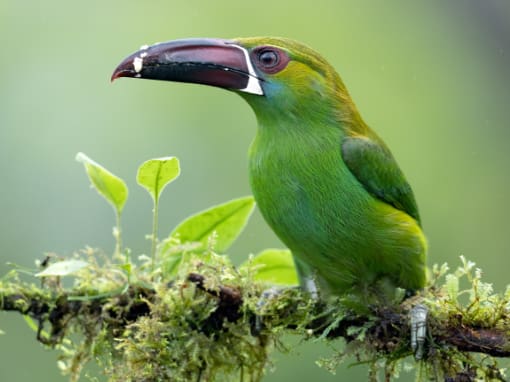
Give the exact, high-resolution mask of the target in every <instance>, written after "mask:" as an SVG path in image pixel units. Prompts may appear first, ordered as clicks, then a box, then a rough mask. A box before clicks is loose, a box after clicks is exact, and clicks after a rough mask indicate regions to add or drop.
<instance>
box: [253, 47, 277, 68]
mask: <svg viewBox="0 0 510 382" xmlns="http://www.w3.org/2000/svg"><path fill="white" fill-rule="evenodd" d="M258 59H259V62H260V63H261V64H262V66H264V67H265V68H268V69H269V68H273V67H275V66H276V65H278V63H279V62H280V57H279V56H278V53H276V52H275V51H274V50H263V51H261V52H260V53H259V56H258Z"/></svg>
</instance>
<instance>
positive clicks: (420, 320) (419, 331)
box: [410, 304, 428, 360]
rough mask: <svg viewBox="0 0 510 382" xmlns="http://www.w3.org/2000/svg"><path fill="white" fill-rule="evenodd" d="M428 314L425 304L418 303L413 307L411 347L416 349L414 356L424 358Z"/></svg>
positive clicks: (418, 358)
mask: <svg viewBox="0 0 510 382" xmlns="http://www.w3.org/2000/svg"><path fill="white" fill-rule="evenodd" d="M427 314H428V309H427V307H426V306H425V305H422V304H418V305H416V306H414V307H413V308H412V309H411V312H410V315H411V348H412V349H413V351H414V358H415V359H417V360H420V359H422V358H423V353H424V345H425V337H426V334H427Z"/></svg>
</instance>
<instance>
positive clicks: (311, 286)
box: [294, 256, 319, 301]
mask: <svg viewBox="0 0 510 382" xmlns="http://www.w3.org/2000/svg"><path fill="white" fill-rule="evenodd" d="M294 264H295V265H296V271H297V274H298V277H299V284H300V286H301V289H302V290H304V291H305V292H308V293H309V294H310V298H311V299H312V300H314V301H318V300H319V288H317V283H316V282H315V277H314V276H315V274H314V273H315V272H314V271H313V270H311V269H310V267H309V266H308V265H306V264H304V263H303V262H302V261H300V260H299V258H298V257H296V256H294Z"/></svg>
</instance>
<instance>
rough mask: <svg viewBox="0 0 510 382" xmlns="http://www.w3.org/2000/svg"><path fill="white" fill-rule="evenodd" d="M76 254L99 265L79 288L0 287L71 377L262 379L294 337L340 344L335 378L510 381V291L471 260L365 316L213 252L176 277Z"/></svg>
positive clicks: (189, 259)
mask: <svg viewBox="0 0 510 382" xmlns="http://www.w3.org/2000/svg"><path fill="white" fill-rule="evenodd" d="M76 257H77V258H81V259H86V260H87V262H88V263H89V264H90V265H89V266H88V267H86V268H84V269H81V270H80V271H78V272H77V273H76V274H75V275H74V282H73V283H72V285H71V286H70V287H64V286H63V285H62V283H61V280H60V279H59V278H57V277H49V278H47V279H46V280H45V282H44V283H43V284H42V286H36V285H35V284H33V283H27V282H23V281H21V280H20V278H19V276H18V275H17V274H16V273H15V272H11V273H10V274H9V275H8V276H6V277H4V278H2V279H0V303H1V305H0V307H1V308H2V309H3V310H16V311H19V312H22V313H24V314H28V315H29V316H31V317H32V318H33V319H35V321H36V322H38V323H39V325H35V328H36V330H38V338H39V340H40V341H41V342H43V343H45V344H47V345H48V346H52V347H55V348H56V349H57V350H58V351H59V352H60V355H59V360H58V365H59V367H60V368H61V370H62V371H63V372H64V373H67V374H68V375H70V378H71V380H72V381H76V380H78V378H79V376H80V375H81V373H82V370H83V367H84V365H85V364H86V363H87V362H89V361H90V360H94V361H95V362H97V363H98V364H99V365H100V366H101V368H102V369H103V370H104V373H105V375H106V376H107V377H108V379H109V380H111V381H167V380H171V381H260V380H261V379H262V377H263V376H264V374H265V373H266V371H267V370H268V369H269V368H270V367H271V366H272V364H271V352H272V351H273V350H274V348H275V347H277V348H282V347H283V348H285V346H281V345H280V344H281V343H282V336H283V334H285V333H289V332H292V333H294V334H298V335H300V336H301V337H302V338H303V339H304V340H308V339H312V338H313V339H314V340H317V338H319V339H320V340H321V341H325V342H327V343H330V344H332V352H331V356H330V357H327V358H324V359H320V360H318V361H317V363H318V364H319V365H320V366H321V367H324V368H326V369H327V370H330V371H332V372H334V371H335V370H336V369H337V368H338V366H339V364H340V363H342V362H345V360H346V359H348V360H353V359H354V360H356V361H355V364H362V365H368V366H369V368H368V369H369V375H368V378H369V380H377V378H383V379H385V380H390V379H393V378H396V377H398V376H399V375H400V374H401V373H402V372H407V371H409V370H414V371H415V373H416V376H417V379H418V380H428V379H430V378H432V379H437V380H452V381H453V380H466V381H471V380H504V371H505V370H504V369H502V368H501V367H500V365H499V363H498V360H497V359H496V358H494V356H507V357H508V356H509V355H510V344H509V341H508V338H509V337H510V322H509V317H508V315H509V307H510V289H509V290H507V291H506V293H504V294H497V293H494V292H493V290H492V288H491V286H490V284H487V283H485V282H483V281H482V279H481V271H479V270H477V269H476V268H475V266H474V264H473V263H471V262H468V261H466V260H464V259H462V264H461V266H460V267H459V268H458V269H457V270H455V271H454V272H450V273H449V272H448V267H447V266H446V265H443V266H441V267H438V266H435V267H434V268H433V269H432V272H431V278H430V282H429V285H428V286H427V288H426V289H425V290H424V291H422V292H421V293H420V294H418V295H416V296H414V297H412V298H410V299H407V300H404V301H402V294H401V293H397V295H398V296H397V297H396V298H395V299H394V301H389V302H388V301H385V303H384V304H382V303H381V304H377V303H374V304H372V305H370V306H368V308H366V307H365V308H364V309H363V312H361V313H360V312H359V311H356V309H355V308H354V307H355V306H356V304H357V302H356V301H353V299H351V298H349V296H344V297H343V298H337V299H332V300H330V301H327V302H315V301H312V300H310V299H309V298H308V297H307V296H306V295H303V294H302V293H301V292H300V291H299V290H298V289H295V288H289V289H280V290H275V289H268V288H267V285H264V284H262V283H258V282H255V281H254V280H253V277H252V275H253V274H254V272H252V270H251V269H250V267H244V268H243V269H242V270H241V271H239V270H238V269H236V267H234V266H233V265H232V264H231V263H230V261H229V259H228V258H227V257H226V256H219V255H216V254H215V253H214V252H212V251H210V250H207V251H205V252H202V253H194V252H189V253H187V254H186V257H185V258H186V261H183V262H182V263H181V265H180V268H179V271H178V274H177V276H175V277H172V278H171V279H167V278H165V275H164V274H163V273H161V270H160V269H159V268H157V267H156V269H155V270H152V267H151V266H148V263H147V262H148V261H149V259H146V258H144V257H142V260H141V262H140V264H139V265H135V264H130V265H129V267H126V265H118V264H114V263H112V262H110V261H109V260H108V259H107V258H106V257H104V256H103V255H101V254H100V253H99V252H98V251H94V250H91V249H87V250H85V251H83V252H81V253H80V254H78V255H76ZM128 273H129V274H128ZM128 279H129V280H130V283H129V284H128V282H127V280H128ZM418 302H420V303H423V304H425V305H426V306H427V307H428V309H429V322H428V329H429V337H428V343H427V347H426V351H425V353H424V359H423V360H422V361H420V362H415V361H414V359H413V357H412V355H413V353H412V350H411V347H410V341H409V320H408V312H409V310H410V308H411V307H412V306H413V305H415V304H417V303H418ZM338 338H342V339H343V342H344V343H345V344H344V345H342V343H341V342H339V341H340V340H339V339H338ZM338 347H340V348H342V350H335V348H338Z"/></svg>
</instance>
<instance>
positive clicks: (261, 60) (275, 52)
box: [251, 46, 290, 74]
mask: <svg viewBox="0 0 510 382" xmlns="http://www.w3.org/2000/svg"><path fill="white" fill-rule="evenodd" d="M251 60H252V62H253V64H254V65H255V66H256V67H257V68H258V69H259V70H260V71H262V72H264V73H268V74H275V73H278V72H280V71H282V70H283V69H285V67H286V66H287V64H288V63H289V61H290V57H289V55H288V54H287V52H285V51H284V50H282V49H279V48H277V47H274V46H259V47H257V48H255V49H253V51H252V53H251Z"/></svg>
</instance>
